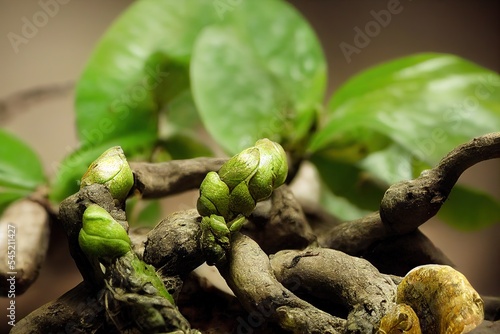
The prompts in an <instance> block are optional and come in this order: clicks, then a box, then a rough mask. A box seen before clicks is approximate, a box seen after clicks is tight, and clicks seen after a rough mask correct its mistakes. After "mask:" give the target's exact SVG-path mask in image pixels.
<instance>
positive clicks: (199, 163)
mask: <svg viewBox="0 0 500 334" xmlns="http://www.w3.org/2000/svg"><path fill="white" fill-rule="evenodd" d="M226 161H227V159H222V158H196V159H189V160H173V161H167V162H163V163H147V162H132V163H130V167H131V168H132V171H133V172H134V177H135V189H136V190H137V191H139V193H141V194H142V197H143V198H159V197H163V196H168V195H172V194H177V193H180V192H183V191H186V190H190V189H195V188H198V187H199V186H200V184H201V182H202V181H203V179H204V178H205V175H207V173H208V172H211V171H218V170H219V168H220V167H221V166H222V165H223V164H224V162H226Z"/></svg>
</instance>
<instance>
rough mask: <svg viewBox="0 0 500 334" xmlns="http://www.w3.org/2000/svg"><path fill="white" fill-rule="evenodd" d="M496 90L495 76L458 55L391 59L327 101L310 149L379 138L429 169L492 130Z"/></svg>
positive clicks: (497, 123)
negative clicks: (325, 111)
mask: <svg viewBox="0 0 500 334" xmlns="http://www.w3.org/2000/svg"><path fill="white" fill-rule="evenodd" d="M499 89H500V76H499V75H498V74H496V73H494V72H492V71H490V70H487V69H485V68H482V67H480V66H478V65H475V64H473V63H471V62H469V61H467V60H464V59H462V58H459V57H457V56H453V55H446V54H418V55H413V56H409V57H405V58H401V59H396V60H394V61H391V62H388V63H385V64H382V65H379V66H376V67H374V68H371V69H368V70H366V71H364V72H362V73H360V74H358V75H356V76H355V77H353V78H352V79H350V80H349V81H348V82H347V83H345V84H344V85H343V86H342V87H341V88H340V89H339V90H338V91H337V92H336V93H335V94H334V96H333V97H332V99H331V101H330V103H329V108H328V109H329V113H328V115H326V117H325V119H324V121H323V126H322V127H321V129H320V130H319V131H318V132H317V133H316V135H315V136H314V138H313V140H312V141H311V143H310V147H309V148H310V150H311V151H313V152H314V151H318V150H322V149H326V148H328V147H330V145H332V144H333V143H335V142H350V141H357V142H363V143H365V144H369V142H368V139H369V138H371V137H372V136H373V133H379V134H381V135H383V136H384V137H388V138H390V139H391V140H392V141H393V142H394V143H396V144H397V145H399V146H400V147H401V148H403V149H404V150H405V151H407V152H408V153H410V154H411V155H413V156H415V157H417V158H419V159H421V160H423V161H425V162H426V163H428V164H432V165H434V164H435V163H437V162H438V161H439V160H440V159H441V158H442V157H443V156H444V155H445V154H446V153H447V152H448V151H450V150H451V149H453V148H454V147H455V146H457V145H459V144H461V143H463V142H466V141H468V140H470V139H471V138H472V137H474V136H478V135H482V134H485V133H488V132H493V131H498V129H499V128H500V94H498V90H499ZM372 145H373V143H372ZM381 172H382V173H383V171H381Z"/></svg>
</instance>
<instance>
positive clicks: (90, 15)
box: [0, 0, 500, 332]
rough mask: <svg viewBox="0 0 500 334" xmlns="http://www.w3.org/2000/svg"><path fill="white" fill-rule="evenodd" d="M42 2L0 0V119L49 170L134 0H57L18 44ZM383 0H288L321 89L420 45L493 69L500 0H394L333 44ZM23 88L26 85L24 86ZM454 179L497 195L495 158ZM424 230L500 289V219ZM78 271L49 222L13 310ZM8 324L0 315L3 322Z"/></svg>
mask: <svg viewBox="0 0 500 334" xmlns="http://www.w3.org/2000/svg"><path fill="white" fill-rule="evenodd" d="M54 1H55V0H54ZM243 1H245V0H243ZM248 1H250V0H248ZM48 2H49V0H45V1H44V0H42V1H40V2H38V1H14V0H0V35H1V36H2V38H1V39H0V60H1V61H0V74H1V80H0V101H1V102H5V101H6V102H8V103H7V109H5V110H6V111H7V113H5V110H3V112H4V113H3V114H4V115H7V117H1V114H0V122H1V126H2V128H6V129H7V130H9V131H11V132H13V133H15V134H16V135H17V136H19V137H20V138H22V139H23V140H25V141H26V142H27V143H28V144H29V145H30V146H31V147H33V148H34V149H35V150H36V151H37V153H38V154H39V155H40V157H41V158H42V160H43V162H44V165H45V168H46V171H47V174H48V175H53V174H54V173H55V170H56V167H57V164H58V162H59V161H61V159H62V158H63V157H64V156H65V155H66V154H67V153H68V152H70V151H72V150H73V149H74V148H75V147H76V146H77V141H76V135H75V131H74V127H73V124H74V114H73V91H72V90H71V84H72V83H74V82H75V81H76V80H77V79H78V77H79V75H80V73H81V71H82V69H83V68H84V66H85V63H86V60H87V59H88V57H89V56H90V54H91V52H92V49H93V47H94V45H95V44H96V42H97V41H98V39H99V37H100V36H101V35H102V34H103V33H104V32H105V30H106V29H107V27H108V26H109V25H110V23H111V22H112V21H113V19H114V18H116V17H117V16H118V15H119V14H120V12H122V11H123V10H124V9H125V8H126V7H127V6H128V5H129V4H130V3H131V2H132V1H129V0H112V1H98V0H87V1H70V0H64V1H63V0H59V2H58V3H59V8H58V10H57V13H55V14H54V15H53V16H52V17H50V18H49V19H48V20H47V22H46V24H45V25H43V26H42V27H40V28H38V30H37V31H36V32H33V34H32V36H31V38H29V39H27V41H26V43H23V44H19V45H18V50H17V52H16V50H15V48H13V46H12V45H11V43H10V41H9V39H8V37H7V36H8V34H9V32H14V33H16V34H21V29H22V26H23V24H24V21H23V20H26V18H29V19H31V18H32V17H33V16H34V15H36V13H37V12H39V11H40V10H41V9H42V7H41V5H40V3H48ZM390 2H393V1H373V0H370V1H368V0H365V1H359V0H357V1H348V0H341V1H326V0H307V1H306V0H294V1H290V3H291V4H293V5H294V6H295V7H296V8H297V9H298V10H299V11H300V12H302V14H303V15H304V16H305V17H306V18H307V20H308V21H309V22H310V24H311V25H312V27H313V28H314V30H315V31H316V33H317V34H318V36H319V38H320V40H321V43H322V46H323V48H324V52H325V54H326V57H327V60H328V65H329V84H328V94H327V95H326V96H327V97H328V96H330V95H331V93H332V92H334V91H335V89H336V88H338V87H339V85H341V84H342V83H343V82H344V81H346V80H347V79H348V78H349V77H350V76H352V75H353V74H355V73H357V72H359V71H361V70H363V69H365V68H367V67H369V66H372V65H375V64H377V63H380V62H382V61H386V60H389V59H393V58H397V57H401V56H405V55H409V54H413V53H418V52H429V51H432V52H445V53H452V54H456V55H459V56H461V57H464V58H466V59H468V60H470V61H473V62H475V63H478V64H480V65H482V66H484V67H487V68H489V69H491V70H494V71H497V72H498V71H499V70H500V20H499V17H500V2H499V1H495V0H476V1H456V0H440V1H435V0H415V1H411V0H401V1H400V2H399V3H400V7H401V8H402V10H401V11H400V12H399V13H398V14H395V15H392V16H391V20H390V22H389V24H387V26H386V27H382V28H381V30H380V32H379V34H378V35H376V36H375V37H372V38H371V39H370V42H369V44H368V45H367V46H366V47H364V48H362V49H361V51H360V52H359V53H353V54H352V55H350V57H349V59H347V58H346V57H345V55H344V54H343V52H342V50H341V48H340V47H339V45H340V44H341V43H342V42H345V43H348V44H351V45H353V44H354V36H355V31H354V28H355V27H360V28H361V29H363V28H364V26H365V25H366V23H368V22H369V21H372V20H373V19H374V18H373V16H372V14H371V13H370V11H372V10H373V11H376V12H377V11H380V10H382V9H387V6H388V3H390ZM396 2H397V1H396ZM50 86H52V88H53V89H51V90H50V92H46V91H45V92H44V89H38V88H43V87H50ZM54 87H55V89H54ZM34 89H35V90H34ZM26 91H31V94H29V95H26V94H24V95H23V92H26ZM19 94H21V95H19ZM4 106H5V105H4ZM0 111H2V110H0ZM499 130H500V129H499ZM1 144H2V143H0V145H1ZM459 182H462V183H465V184H471V185H474V186H476V187H478V188H480V189H483V190H486V191H488V192H489V193H491V194H493V195H494V196H496V197H497V198H500V161H498V160H497V161H489V162H484V163H481V164H478V165H476V166H474V167H473V168H471V169H469V170H468V171H467V172H466V173H465V174H464V175H463V176H462V177H461V179H460V181H459ZM177 200H178V202H177V204H175V205H171V206H170V207H169V208H167V210H168V211H176V210H179V209H185V208H186V207H189V206H191V207H192V205H193V204H194V202H193V201H192V199H186V201H187V202H186V201H184V200H183V197H180V198H178V199H177ZM422 230H423V231H424V233H426V234H427V236H428V237H429V238H430V239H431V240H432V241H433V242H434V243H435V244H436V245H437V246H438V247H439V248H441V250H443V252H444V253H445V254H447V255H448V256H449V257H450V258H451V260H452V261H454V262H455V263H456V265H457V267H458V269H459V270H460V271H462V272H463V273H464V274H465V275H466V276H467V277H468V278H469V280H470V281H471V283H472V285H473V286H474V287H475V288H476V289H477V290H478V291H479V292H480V293H481V294H486V295H500V284H499V281H500V272H499V271H498V270H497V269H498V264H499V263H500V261H499V260H500V242H499V240H500V238H499V236H500V224H496V225H495V226H492V227H489V228H487V229H484V230H481V231H477V232H468V233H465V232H460V231H457V230H454V229H452V228H450V227H448V226H446V225H445V224H443V223H441V222H439V221H435V220H433V221H430V222H428V223H426V224H425V225H424V226H423V227H422ZM19 242H22V240H19ZM2 251H4V250H2ZM80 281H81V276H80V274H79V273H78V271H77V270H76V267H75V265H74V263H73V261H72V259H71V258H70V257H69V254H68V252H67V245H66V240H65V238H64V236H63V235H62V233H61V232H60V230H57V229H56V230H55V232H54V233H53V235H52V238H51V245H50V249H49V254H48V257H47V260H46V263H45V264H44V266H43V268H42V271H41V273H40V277H39V279H38V280H37V282H36V283H35V284H34V285H33V286H32V287H31V288H30V290H28V291H27V292H26V293H25V294H24V295H22V296H18V297H17V298H16V306H17V314H16V315H17V319H18V320H19V319H21V318H22V317H23V316H25V315H26V314H27V313H29V312H31V311H32V310H34V309H36V308H37V307H39V306H41V305H42V304H44V303H46V302H48V301H50V300H53V299H55V298H57V297H59V296H60V295H61V294H63V293H64V292H66V291H67V290H69V289H71V288H72V287H74V286H75V285H76V284H78V283H79V282H80ZM4 283H5V282H2V283H1V284H4ZM7 302H8V300H7V299H6V298H0V308H1V309H2V310H5V308H4V307H6V305H7ZM3 312H4V311H2V312H1V313H2V314H4V313H3ZM2 319H5V318H4V316H2ZM5 325H6V321H4V320H2V321H1V323H0V328H1V329H0V332H3V329H4V327H3V326H5Z"/></svg>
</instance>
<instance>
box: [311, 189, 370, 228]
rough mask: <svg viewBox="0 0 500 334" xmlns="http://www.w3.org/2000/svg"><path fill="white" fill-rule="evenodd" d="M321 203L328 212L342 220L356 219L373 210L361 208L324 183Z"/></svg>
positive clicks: (321, 190)
mask: <svg viewBox="0 0 500 334" xmlns="http://www.w3.org/2000/svg"><path fill="white" fill-rule="evenodd" d="M320 203H321V206H322V207H323V208H325V210H326V211H327V212H329V213H330V214H332V215H333V216H334V217H336V218H339V219H341V220H342V221H349V220H355V219H358V218H361V217H364V216H366V215H367V214H369V213H370V212H371V211H370V210H363V209H360V208H359V207H357V206H356V205H354V204H353V203H351V202H350V201H349V200H348V199H347V198H345V197H341V196H336V195H335V194H333V193H332V192H331V190H330V189H329V187H328V186H326V185H325V184H324V183H323V184H322V186H321V189H320Z"/></svg>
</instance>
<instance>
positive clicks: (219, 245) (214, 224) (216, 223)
mask: <svg viewBox="0 0 500 334" xmlns="http://www.w3.org/2000/svg"><path fill="white" fill-rule="evenodd" d="M200 225H201V237H200V243H201V248H202V249H203V253H204V254H205V257H206V260H207V263H208V264H209V265H213V264H215V263H218V262H220V261H224V260H225V259H226V250H227V249H228V248H229V234H230V232H229V229H228V227H227V225H226V223H225V220H224V218H222V217H220V216H216V215H211V216H210V217H203V218H202V219H201V224H200Z"/></svg>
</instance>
